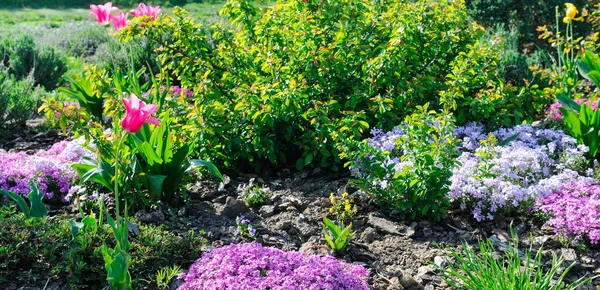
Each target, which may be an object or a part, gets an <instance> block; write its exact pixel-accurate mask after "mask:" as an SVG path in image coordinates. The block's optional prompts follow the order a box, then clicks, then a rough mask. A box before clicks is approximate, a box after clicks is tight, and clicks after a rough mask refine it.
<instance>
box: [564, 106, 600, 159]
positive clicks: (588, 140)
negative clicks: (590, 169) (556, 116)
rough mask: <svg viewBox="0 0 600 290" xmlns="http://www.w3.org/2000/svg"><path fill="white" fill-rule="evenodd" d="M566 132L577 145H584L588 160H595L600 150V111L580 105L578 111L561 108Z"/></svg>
mask: <svg viewBox="0 0 600 290" xmlns="http://www.w3.org/2000/svg"><path fill="white" fill-rule="evenodd" d="M560 111H561V112H562V114H563V116H564V122H565V125H566V127H567V131H568V132H569V134H570V135H571V136H573V137H574V138H575V139H577V142H578V143H579V144H583V145H586V146H587V147H588V148H589V151H588V152H587V153H586V154H587V156H588V157H589V158H590V159H594V158H596V155H597V154H598V149H600V110H593V109H592V108H591V107H590V106H588V105H586V104H582V105H581V107H580V109H579V110H578V111H575V110H572V109H569V108H565V107H561V108H560Z"/></svg>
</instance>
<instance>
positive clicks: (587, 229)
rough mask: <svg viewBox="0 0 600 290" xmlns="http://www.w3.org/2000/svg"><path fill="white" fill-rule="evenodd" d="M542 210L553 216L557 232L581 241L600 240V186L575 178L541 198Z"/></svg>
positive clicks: (550, 222) (595, 241)
mask: <svg viewBox="0 0 600 290" xmlns="http://www.w3.org/2000/svg"><path fill="white" fill-rule="evenodd" d="M540 204H541V206H540V210H541V211H542V212H544V213H546V214H548V215H549V216H550V220H549V221H548V225H550V226H551V227H553V228H554V230H555V233H556V234H557V235H559V236H562V237H564V238H567V239H570V240H572V241H574V242H578V241H581V240H584V239H585V238H587V239H588V240H589V242H590V243H592V244H597V243H598V241H600V185H598V184H592V183H590V182H583V181H574V182H569V183H565V184H563V185H562V188H560V189H559V190H555V191H553V192H552V193H551V194H549V195H548V196H546V197H545V198H543V199H541V200H540Z"/></svg>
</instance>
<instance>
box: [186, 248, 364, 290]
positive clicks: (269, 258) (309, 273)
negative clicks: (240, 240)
mask: <svg viewBox="0 0 600 290" xmlns="http://www.w3.org/2000/svg"><path fill="white" fill-rule="evenodd" d="M367 276H368V271H367V270H366V269H365V268H364V267H363V266H357V265H351V264H347V263H344V262H340V261H338V260H336V259H335V258H333V257H331V256H325V257H320V256H314V255H312V256H311V255H307V254H304V253H300V252H295V251H291V252H284V251H281V250H279V249H276V248H271V247H262V246H261V245H260V244H257V243H245V244H232V245H229V246H226V247H223V248H218V249H215V250H213V251H212V252H210V253H207V254H205V255H203V256H202V258H201V259H199V260H198V261H197V262H196V263H195V264H194V265H192V266H191V268H190V271H189V272H188V273H187V274H181V275H180V278H183V279H184V280H185V284H183V285H182V286H181V287H180V288H179V290H192V289H196V290H200V289H202V290H210V289H271V290H277V289H281V290H283V289H303V290H304V289H352V290H358V289H369V287H368V284H367V282H366V281H365V279H366V277H367Z"/></svg>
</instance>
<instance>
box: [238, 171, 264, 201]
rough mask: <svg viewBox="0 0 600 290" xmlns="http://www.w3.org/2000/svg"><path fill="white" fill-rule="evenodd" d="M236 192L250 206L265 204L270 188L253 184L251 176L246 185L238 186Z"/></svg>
mask: <svg viewBox="0 0 600 290" xmlns="http://www.w3.org/2000/svg"><path fill="white" fill-rule="evenodd" d="M238 192H239V194H240V197H241V198H242V200H243V201H244V203H246V205H248V206H250V207H252V206H260V205H263V204H265V203H266V202H267V200H269V194H270V193H271V189H269V188H268V187H265V186H264V185H261V186H258V185H255V184H254V178H251V179H250V182H249V183H248V185H247V186H246V185H240V186H238Z"/></svg>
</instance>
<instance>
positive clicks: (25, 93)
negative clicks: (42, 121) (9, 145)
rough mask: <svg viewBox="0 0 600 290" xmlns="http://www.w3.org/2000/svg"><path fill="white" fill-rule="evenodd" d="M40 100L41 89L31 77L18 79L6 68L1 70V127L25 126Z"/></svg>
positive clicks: (7, 128)
mask: <svg viewBox="0 0 600 290" xmlns="http://www.w3.org/2000/svg"><path fill="white" fill-rule="evenodd" d="M39 102H40V89H39V88H37V87H35V86H34V85H33V79H32V78H31V77H28V78H26V79H24V80H21V81H16V80H15V78H14V77H13V76H11V75H9V74H8V73H7V72H6V70H5V69H4V70H1V71H0V129H4V130H10V129H13V128H17V127H22V126H24V125H25V122H26V121H27V120H29V118H30V117H31V115H32V114H33V113H34V112H35V110H36V109H37V106H38V105H39Z"/></svg>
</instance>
